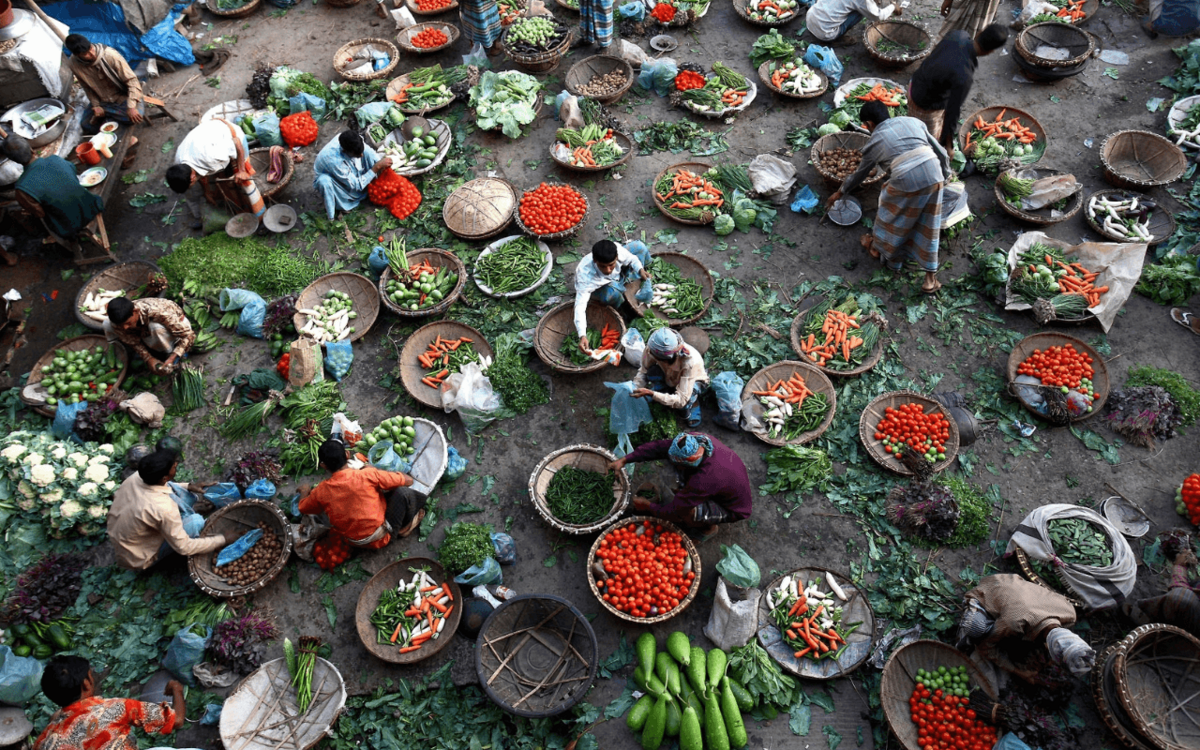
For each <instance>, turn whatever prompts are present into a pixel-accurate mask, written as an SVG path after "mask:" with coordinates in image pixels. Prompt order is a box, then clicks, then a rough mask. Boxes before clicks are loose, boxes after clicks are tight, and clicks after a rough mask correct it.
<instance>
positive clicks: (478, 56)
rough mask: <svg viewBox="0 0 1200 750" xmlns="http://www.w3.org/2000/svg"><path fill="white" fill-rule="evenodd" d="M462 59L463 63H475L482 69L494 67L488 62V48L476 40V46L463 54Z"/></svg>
mask: <svg viewBox="0 0 1200 750" xmlns="http://www.w3.org/2000/svg"><path fill="white" fill-rule="evenodd" d="M462 60H463V65H474V66H475V67H477V68H480V69H483V68H490V67H492V66H491V64H490V63H489V62H488V56H487V50H485V49H484V48H483V45H482V44H480V43H479V42H475V44H474V46H472V47H471V51H470V52H468V53H467V54H465V55H463V59H462Z"/></svg>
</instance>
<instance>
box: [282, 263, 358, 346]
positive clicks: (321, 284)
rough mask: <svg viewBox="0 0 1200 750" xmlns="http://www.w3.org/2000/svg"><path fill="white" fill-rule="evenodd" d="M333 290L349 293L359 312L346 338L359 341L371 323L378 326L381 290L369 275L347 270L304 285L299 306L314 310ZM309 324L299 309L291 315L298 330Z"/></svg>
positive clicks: (297, 299) (326, 275) (303, 308)
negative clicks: (351, 330) (327, 293)
mask: <svg viewBox="0 0 1200 750" xmlns="http://www.w3.org/2000/svg"><path fill="white" fill-rule="evenodd" d="M330 289H333V290H336V291H339V292H345V293H346V294H349V295H350V299H351V300H352V301H353V303H354V312H356V313H358V317H357V318H355V319H354V333H352V334H350V336H349V337H347V340H349V341H358V340H359V339H361V338H362V337H363V336H366V335H367V331H369V330H371V326H373V325H375V319H376V318H378V317H379V289H378V288H377V287H376V286H375V282H373V281H371V280H370V279H368V278H367V277H366V276H362V275H360V274H357V273H347V272H346V271H338V272H337V273H329V274H325V275H324V276H322V277H320V278H319V279H317V280H316V281H314V282H313V283H311V284H309V285H308V286H306V287H304V291H302V292H300V296H299V297H297V298H296V309H297V310H311V309H313V307H314V306H316V305H319V304H321V300H323V299H324V298H325V293H326V292H328V291H329V290H330ZM306 323H308V316H307V315H305V314H304V313H300V312H298V313H296V314H295V315H293V316H292V325H294V326H296V330H297V331H299V330H300V329H301V328H303V327H304V325H305V324H306Z"/></svg>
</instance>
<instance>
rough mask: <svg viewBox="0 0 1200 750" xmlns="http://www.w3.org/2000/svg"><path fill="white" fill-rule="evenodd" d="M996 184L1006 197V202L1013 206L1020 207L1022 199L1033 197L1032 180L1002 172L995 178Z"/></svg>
mask: <svg viewBox="0 0 1200 750" xmlns="http://www.w3.org/2000/svg"><path fill="white" fill-rule="evenodd" d="M996 184H997V185H999V186H1000V189H1001V190H1003V191H1004V194H1005V195H1006V196H1008V202H1009V203H1012V204H1015V205H1020V204H1021V199H1022V198H1028V197H1029V196H1031V195H1033V180H1031V179H1021V178H1019V177H1013V176H1012V174H1011V173H1009V172H1004V173H1003V174H1001V175H1000V176H999V177H997V178H996Z"/></svg>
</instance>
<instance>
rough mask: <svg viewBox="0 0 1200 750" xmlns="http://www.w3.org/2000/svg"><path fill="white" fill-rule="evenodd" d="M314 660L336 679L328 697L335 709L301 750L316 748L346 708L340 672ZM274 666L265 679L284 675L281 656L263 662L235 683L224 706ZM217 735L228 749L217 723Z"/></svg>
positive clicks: (329, 664) (237, 697)
mask: <svg viewBox="0 0 1200 750" xmlns="http://www.w3.org/2000/svg"><path fill="white" fill-rule="evenodd" d="M316 660H317V662H318V663H319V664H322V665H324V667H325V668H326V669H328V670H329V671H330V672H332V673H333V674H334V675H335V676H336V677H337V685H336V689H335V690H334V692H333V693H332V694H330V696H329V697H330V699H332V701H333V702H334V703H335V704H336V707H335V708H334V709H333V713H332V715H331V716H330V718H329V721H327V722H324V729H322V731H321V732H319V733H315V734H317V739H315V740H313V741H312V742H310V743H309V744H307V745H305V746H304V747H303V748H302V750H311V748H314V747H316V746H317V744H318V743H320V741H321V739H323V738H324V736H325V733H326V732H327V731H329V728H330V727H332V726H333V725H334V724H336V723H337V720H338V717H339V716H341V714H342V711H343V710H344V709H345V708H346V697H347V691H346V679H345V678H344V677H343V676H342V673H341V671H340V670H338V668H337V667H336V666H335V665H334V664H333V662H331V661H329V660H328V659H323V658H321V657H320V656H318V657H316ZM276 664H278V665H279V667H278V668H276V669H275V675H272V676H268V677H266V678H265V679H268V680H273V679H275V678H276V677H278V676H280V675H281V674H282V673H285V672H286V671H287V665H286V659H284V657H282V656H281V657H279V658H278V659H271V660H269V661H265V662H263V663H262V664H261V665H259V667H258V669H255V670H254V671H253V672H251V673H250V674H248V675H246V677H245V679H242V680H239V681H238V682H237V685H236V687H234V689H233V691H232V692H231V693H230V694H229V696H228V697H227V698H226V699H225V705H232V702H233V701H235V700H239V699H241V698H242V691H243V690H245V691H246V692H247V693H249V692H250V691H249V690H248V689H247V686H248V685H250V680H251V679H253V678H254V675H256V674H258V673H259V672H262V673H263V674H264V675H266V674H267V672H266V670H267V669H269V668H270V667H271V666H272V665H276ZM251 697H252V698H254V699H255V700H256V701H257V700H258V699H259V696H258V695H254V694H252V695H251ZM230 713H232V712H230ZM251 715H253V714H251ZM303 723H308V725H309V726H310V727H313V728H315V727H318V726H321V725H320V724H318V723H317V722H314V721H309V720H305V721H304V722H302V724H301V726H303ZM239 731H240V730H239ZM217 734H218V735H219V736H220V739H221V745H222V746H223V747H228V746H227V745H226V744H225V737H226V735H225V730H223V729H222V728H221V723H220V722H218V724H217ZM242 736H244V735H242ZM239 738H240V737H239ZM231 739H233V738H231ZM271 741H272V742H274V740H271ZM248 746H249V743H248V742H245V743H243V745H242V746H241V747H239V750H242V747H248Z"/></svg>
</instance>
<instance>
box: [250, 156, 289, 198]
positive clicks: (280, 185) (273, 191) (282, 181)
mask: <svg viewBox="0 0 1200 750" xmlns="http://www.w3.org/2000/svg"><path fill="white" fill-rule="evenodd" d="M271 148H272V146H259V147H257V148H252V149H250V151H249V153H247V154H246V158H247V159H249V158H250V157H252V156H254V155H255V154H261V153H263V152H264V151H265V152H267V154H268V156H269V155H270V152H271ZM281 158H282V159H283V167H284V169H283V176H282V177H280V178H279V182H276V183H274V184H272V183H269V182H267V183H265V185H266V187H267V189H266V190H260V191H259V192H260V193H261V194H262V197H263V198H273V197H274V196H275V195H277V194H278V193H279V192H280V191H282V190H283V189H284V188H285V187H287V186H288V185H290V184H291V182H292V177H293V176H294V175H295V173H296V160H295V159H294V158H293V157H292V151H291V149H288V148H284V149H283V153H282V155H281ZM263 179H264V180H265V179H266V175H263Z"/></svg>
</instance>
